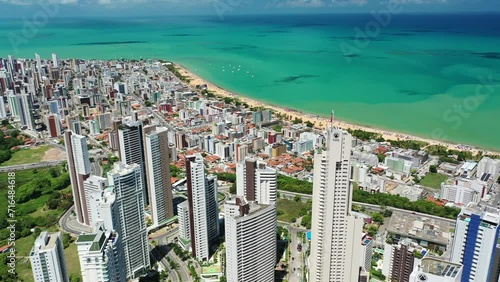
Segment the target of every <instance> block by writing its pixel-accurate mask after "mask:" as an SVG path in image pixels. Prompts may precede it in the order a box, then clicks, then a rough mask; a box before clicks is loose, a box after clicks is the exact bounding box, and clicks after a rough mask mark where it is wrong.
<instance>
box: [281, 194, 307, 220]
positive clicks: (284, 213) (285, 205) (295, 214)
mask: <svg viewBox="0 0 500 282" xmlns="http://www.w3.org/2000/svg"><path fill="white" fill-rule="evenodd" d="M308 208H309V206H308V204H307V203H304V202H302V201H300V202H296V201H293V200H287V199H278V220H281V221H286V222H292V219H294V218H295V219H297V218H299V217H300V215H301V212H302V211H303V210H304V209H308Z"/></svg>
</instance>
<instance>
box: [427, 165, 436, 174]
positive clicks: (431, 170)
mask: <svg viewBox="0 0 500 282" xmlns="http://www.w3.org/2000/svg"><path fill="white" fill-rule="evenodd" d="M429 172H431V173H437V172H438V171H437V166H436V165H431V166H429Z"/></svg>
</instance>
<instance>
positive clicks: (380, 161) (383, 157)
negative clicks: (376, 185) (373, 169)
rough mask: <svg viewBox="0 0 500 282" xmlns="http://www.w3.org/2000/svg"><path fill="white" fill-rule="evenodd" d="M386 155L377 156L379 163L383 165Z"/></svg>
mask: <svg viewBox="0 0 500 282" xmlns="http://www.w3.org/2000/svg"><path fill="white" fill-rule="evenodd" d="M385 157H386V156H385V155H384V154H380V153H379V154H377V158H378V162H379V163H383V162H384V161H385Z"/></svg>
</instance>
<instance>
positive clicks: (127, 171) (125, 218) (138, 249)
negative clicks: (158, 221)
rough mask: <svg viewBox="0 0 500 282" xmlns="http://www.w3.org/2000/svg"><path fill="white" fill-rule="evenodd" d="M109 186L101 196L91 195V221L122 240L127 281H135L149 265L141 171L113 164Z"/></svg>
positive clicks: (129, 166) (97, 193)
mask: <svg viewBox="0 0 500 282" xmlns="http://www.w3.org/2000/svg"><path fill="white" fill-rule="evenodd" d="M108 182H109V185H110V186H109V187H108V188H106V189H105V190H104V191H103V192H100V193H99V192H94V193H92V194H91V197H90V199H91V203H90V206H91V211H92V218H93V219H94V218H95V219H96V222H97V221H101V222H102V224H103V225H104V228H105V230H108V231H110V230H113V231H115V232H117V233H118V235H119V236H120V237H121V248H122V249H123V258H124V262H125V273H126V277H127V278H128V279H132V278H136V277H138V276H139V275H141V274H143V273H145V271H146V269H147V268H148V267H149V265H150V261H149V250H148V246H147V233H146V220H145V213H144V198H143V197H144V194H143V193H142V192H143V191H142V190H141V187H142V173H141V169H140V167H139V165H138V164H132V165H126V164H123V163H121V162H118V163H115V164H114V167H113V170H111V171H110V172H108Z"/></svg>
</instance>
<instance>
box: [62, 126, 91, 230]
mask: <svg viewBox="0 0 500 282" xmlns="http://www.w3.org/2000/svg"><path fill="white" fill-rule="evenodd" d="M64 145H65V146H66V155H67V158H68V168H69V176H70V180H71V187H72V192H73V199H74V202H75V213H76V219H77V220H78V222H79V223H82V224H85V225H90V219H89V214H88V210H87V202H86V201H87V196H86V195H85V188H84V185H83V182H84V181H85V180H86V179H87V178H89V176H90V160H89V152H88V148H87V138H86V137H85V136H82V135H78V134H74V133H73V132H72V131H66V132H65V133H64Z"/></svg>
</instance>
